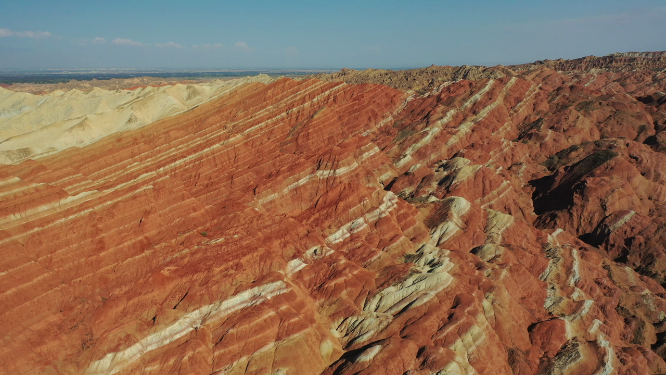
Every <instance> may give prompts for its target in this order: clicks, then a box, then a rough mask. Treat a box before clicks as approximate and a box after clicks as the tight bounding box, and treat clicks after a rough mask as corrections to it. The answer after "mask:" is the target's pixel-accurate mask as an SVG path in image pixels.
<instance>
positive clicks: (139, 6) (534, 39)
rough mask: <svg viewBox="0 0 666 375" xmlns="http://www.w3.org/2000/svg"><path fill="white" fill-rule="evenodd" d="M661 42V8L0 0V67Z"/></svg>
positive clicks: (370, 63)
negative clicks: (0, 2)
mask: <svg viewBox="0 0 666 375" xmlns="http://www.w3.org/2000/svg"><path fill="white" fill-rule="evenodd" d="M664 35H666V1H664V0H652V1H649V0H645V1H642V0H631V1H629V0H624V1H616V0H604V1H597V0H577V1H569V0H561V1H501V2H500V1H484V0H479V1H473V2H472V1H442V0H440V1H425V0H424V1H419V0H413V1H393V0H383V1H362V0H357V1H347V0H338V1H312V0H310V1H233V2H232V1H221V0H217V1H189V2H183V1H172V0H160V1H153V0H146V1H138V0H137V1H124V0H119V1H105V2H98V1H54V0H51V1H42V0H32V1H23V0H2V4H1V5H0V69H4V68H23V69H39V68H114V67H115V68H173V69H180V68H205V69H209V68H243V69H249V68H295V69H300V68H333V69H337V68H343V67H348V68H369V67H373V68H413V67H424V66H429V65H432V64H435V65H462V64H467V65H496V64H504V65H508V64H515V63H523V62H531V61H534V60H541V59H556V58H560V57H561V58H576V57H581V56H587V55H597V56H600V55H606V54H609V53H613V52H626V51H658V50H666V37H664Z"/></svg>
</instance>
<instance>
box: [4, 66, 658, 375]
mask: <svg viewBox="0 0 666 375" xmlns="http://www.w3.org/2000/svg"><path fill="white" fill-rule="evenodd" d="M649 76H650V77H652V78H654V81H653V83H652V84H650V85H644V84H641V83H640V82H638V84H635V83H634V84H633V85H634V86H631V85H632V83H631V80H632V79H637V78H636V77H634V76H630V75H625V76H620V77H619V78H618V76H613V75H612V74H611V73H605V74H601V75H581V76H577V77H572V76H566V75H562V74H560V73H557V72H554V71H552V70H541V71H539V72H531V73H530V74H529V75H525V76H524V77H513V78H509V77H506V78H499V79H496V80H487V79H484V80H480V81H465V80H463V81H458V82H448V83H444V84H441V85H437V86H436V87H433V88H432V90H431V91H429V92H426V93H424V94H423V95H419V94H413V93H404V92H402V91H398V90H396V89H391V88H389V87H386V86H381V85H373V84H361V85H348V84H344V83H338V82H334V83H329V82H322V81H318V80H308V81H302V82H295V81H292V80H289V79H283V80H279V81H277V82H274V83H272V84H270V85H263V84H260V83H254V84H248V85H245V86H242V87H241V88H239V89H237V90H235V91H234V92H233V93H230V94H228V95H225V96H224V97H221V98H220V99H218V100H216V101H214V102H210V103H207V104H204V105H202V106H200V107H198V108H196V109H194V110H191V111H189V112H187V113H185V114H182V115H179V116H177V117H173V118H169V119H165V120H162V121H159V122H157V123H154V124H151V125H149V126H147V127H146V128H143V129H141V130H137V131H133V132H126V133H122V134H120V135H116V136H112V137H108V138H105V139H104V140H103V141H100V142H97V143H95V144H93V145H90V146H88V147H86V148H82V149H70V150H67V151H64V152H61V153H59V154H57V155H53V156H49V157H45V158H41V159H38V160H35V161H26V162H24V163H22V164H20V165H15V166H3V167H2V168H0V195H1V196H2V198H3V199H2V201H1V204H0V216H1V217H2V218H1V219H0V252H1V254H2V260H1V263H0V293H1V294H0V305H1V306H6V308H4V309H3V311H2V312H0V314H1V316H0V332H3V335H2V347H1V349H0V364H1V365H0V366H1V367H0V370H1V371H4V372H5V373H26V374H29V373H33V374H38V373H43V374H77V373H86V374H113V373H120V374H130V373H144V374H153V373H155V374H162V373H174V374H176V373H177V374H240V373H250V374H331V375H333V374H419V375H420V374H438V373H439V374H446V373H452V374H535V373H540V374H593V373H601V374H611V373H623V374H645V373H663V372H666V363H665V362H664V360H663V359H662V357H660V356H659V354H661V355H664V353H663V352H664V351H665V350H664V347H662V346H661V345H662V344H663V332H664V330H665V329H666V327H664V326H663V321H664V319H665V318H666V301H665V300H664V299H663V298H662V297H665V295H664V293H665V291H664V289H663V288H662V287H661V286H660V285H659V283H658V282H656V281H655V279H656V280H659V281H661V280H660V279H659V276H658V275H660V272H662V271H663V270H664V269H666V268H665V267H663V266H662V265H661V263H660V262H647V258H646V257H645V256H642V255H641V256H639V255H636V254H652V256H653V257H654V259H662V258H663V253H664V251H663V250H664V249H663V248H661V247H660V246H661V245H660V244H659V243H658V241H653V242H649V241H643V242H641V241H639V240H631V241H630V243H629V244H627V242H626V239H627V238H638V236H639V235H640V236H641V237H642V238H644V239H645V238H648V239H649V238H659V237H658V235H659V233H661V232H659V231H660V228H661V226H660V221H659V220H658V219H659V217H661V216H660V215H661V211H660V209H661V208H660V207H663V205H661V203H660V202H663V199H664V197H663V194H664V192H663V189H664V188H663V186H664V181H663V176H664V174H663V172H662V168H664V167H663V165H664V163H661V159H662V158H663V155H662V154H660V153H659V147H661V146H660V145H661V144H660V139H661V138H660V134H661V132H662V130H663V128H662V126H666V123H664V120H665V117H666V116H665V114H664V112H663V106H662V105H663V103H662V104H659V100H660V99H659V95H658V94H657V92H658V91H659V90H662V89H661V88H660V86H659V85H660V84H661V83H660V82H663V79H662V81H659V79H660V78H659V77H658V76H656V75H649ZM583 78H587V80H586V81H582V79H583ZM628 93H630V94H631V95H628ZM655 95H656V96H655ZM636 96H638V97H640V98H642V99H641V100H638V99H637V98H636ZM648 97H649V98H648ZM646 103H647V104H646ZM595 199H596V201H594V200H595ZM594 203H598V204H594ZM630 211H633V212H634V213H633V214H631V213H630ZM535 226H536V227H535ZM537 227H538V228H537ZM556 227H558V228H556ZM629 236H633V237H629ZM578 237H580V239H579V238H578ZM585 241H587V242H585ZM634 243H635V244H636V245H635V247H632V246H634ZM623 246H624V247H623ZM625 247H626V248H627V249H626V250H625ZM623 252H626V253H627V257H626V258H627V259H626V260H625V259H620V258H621V256H622V254H624V253H623ZM617 254H620V256H619V257H618V256H617ZM660 254H662V255H660ZM653 263H654V264H653ZM627 265H629V266H632V267H633V268H634V269H636V270H637V271H639V272H636V271H635V270H634V269H632V267H627ZM650 267H652V268H650ZM648 276H650V277H648ZM651 277H652V278H651Z"/></svg>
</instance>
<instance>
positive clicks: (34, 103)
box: [0, 74, 273, 164]
mask: <svg viewBox="0 0 666 375" xmlns="http://www.w3.org/2000/svg"><path fill="white" fill-rule="evenodd" d="M272 80H273V79H272V78H270V77H269V76H268V75H265V74H263V75H258V76H255V77H246V78H240V79H233V80H224V81H222V80H214V81H210V82H205V83H199V84H186V85H184V84H176V85H172V86H164V87H151V86H148V87H142V88H138V89H136V90H112V91H109V90H104V89H101V88H99V87H95V88H94V89H92V90H91V91H89V92H87V93H84V92H82V91H79V90H70V91H67V92H63V91H54V92H51V93H49V94H46V95H33V94H30V93H25V92H15V91H10V90H7V89H3V88H0V164H15V163H18V162H21V161H22V160H25V159H27V158H34V157H37V156H43V155H47V154H51V153H53V152H57V151H60V150H64V149H67V148H70V147H82V146H85V145H88V144H91V143H93V142H96V141H98V140H99V139H101V138H104V137H106V136H108V135H110V134H113V133H116V132H120V131H125V130H131V129H137V128H141V127H143V126H146V125H148V124H150V123H153V122H155V121H157V120H159V119H162V118H165V117H168V116H173V115H175V114H178V113H181V112H184V111H187V110H189V109H192V108H194V107H196V106H198V105H200V104H202V103H205V102H207V101H209V100H212V99H214V98H217V97H219V96H220V95H222V94H224V93H226V92H229V91H230V90H232V89H234V88H236V87H238V86H240V85H242V84H245V83H249V82H263V83H269V82H271V81H272Z"/></svg>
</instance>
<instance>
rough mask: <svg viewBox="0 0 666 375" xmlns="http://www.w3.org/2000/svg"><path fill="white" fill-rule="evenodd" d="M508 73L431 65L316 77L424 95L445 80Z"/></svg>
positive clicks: (499, 69)
mask: <svg viewBox="0 0 666 375" xmlns="http://www.w3.org/2000/svg"><path fill="white" fill-rule="evenodd" d="M504 76H513V73H512V72H511V71H509V70H508V69H505V68H503V67H492V68H488V67H485V66H467V65H463V66H434V65H433V66H430V67H428V68H422V69H410V70H383V69H367V70H360V71H359V70H354V69H342V70H341V71H339V72H337V73H321V74H317V75H315V76H313V77H314V78H317V79H321V80H324V81H344V82H346V83H351V84H359V83H378V84H382V85H387V86H390V87H393V88H397V89H400V90H415V91H417V92H419V93H421V94H423V93H425V92H426V91H429V90H432V89H434V88H435V87H438V86H439V85H441V84H442V83H444V82H450V81H459V80H462V79H466V80H480V79H488V78H490V79H497V78H501V77H504Z"/></svg>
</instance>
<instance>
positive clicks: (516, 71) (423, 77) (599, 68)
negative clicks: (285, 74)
mask: <svg viewBox="0 0 666 375" xmlns="http://www.w3.org/2000/svg"><path fill="white" fill-rule="evenodd" d="M548 69H552V70H555V71H559V72H562V73H565V74H569V75H571V74H581V75H585V74H598V73H604V72H612V73H622V72H636V71H642V72H643V73H642V75H644V76H647V75H655V74H657V75H659V74H660V73H663V72H664V71H665V70H666V52H627V53H615V54H612V55H608V56H603V57H596V56H587V57H583V58H580V59H574V60H564V59H559V60H542V61H536V62H533V63H529V64H522V65H511V66H501V65H498V66H493V67H485V66H467V65H463V66H456V67H453V66H435V65H433V66H430V67H428V68H421V69H409V70H382V69H367V70H354V69H342V70H341V71H339V72H336V73H321V74H318V75H314V76H312V77H314V78H317V79H321V80H324V81H343V82H346V83H351V84H358V83H378V84H382V85H387V86H390V87H393V88H397V89H400V90H414V91H416V92H418V93H419V94H423V93H425V92H427V91H430V90H433V89H434V88H435V87H437V86H439V85H440V84H442V83H445V82H454V81H459V80H463V79H465V80H472V81H478V80H481V79H498V78H502V77H514V76H518V77H523V78H528V79H529V77H530V75H532V74H543V72H544V71H545V70H548ZM637 77H640V75H638V76H632V78H634V79H636V78H637ZM659 80H660V81H662V80H663V75H662V76H661V78H659ZM618 81H619V80H618Z"/></svg>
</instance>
